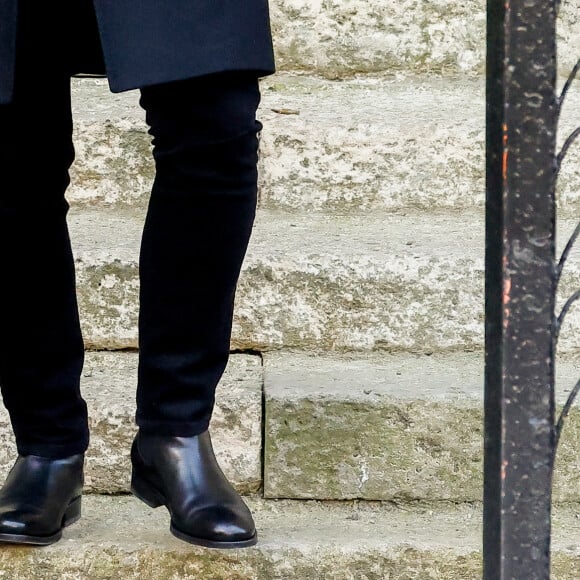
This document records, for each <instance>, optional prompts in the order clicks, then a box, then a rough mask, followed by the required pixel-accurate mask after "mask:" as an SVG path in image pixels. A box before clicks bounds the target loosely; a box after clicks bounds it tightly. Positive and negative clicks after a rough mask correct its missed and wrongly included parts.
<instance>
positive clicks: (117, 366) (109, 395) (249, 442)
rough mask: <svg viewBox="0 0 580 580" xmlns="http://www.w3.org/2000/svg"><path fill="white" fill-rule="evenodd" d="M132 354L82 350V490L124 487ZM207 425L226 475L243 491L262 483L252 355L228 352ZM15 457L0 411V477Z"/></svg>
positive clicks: (258, 378)
mask: <svg viewBox="0 0 580 580" xmlns="http://www.w3.org/2000/svg"><path fill="white" fill-rule="evenodd" d="M136 384H137V355H136V354H129V353H87V357H86V362H85V367H84V371H83V378H82V390H83V394H84V396H85V399H86V401H87V405H88V407H89V417H90V420H89V425H90V429H91V443H90V447H89V450H88V453H87V460H86V490H87V491H88V492H96V493H106V494H115V493H123V492H128V491H129V482H130V476H131V466H130V461H129V451H130V448H131V443H132V441H133V436H134V434H135V426H134V414H135V388H136ZM216 398H217V401H216V407H215V412H214V416H213V418H212V423H211V426H210V429H211V433H212V442H213V443H214V447H215V451H216V455H217V457H218V460H219V462H220V465H221V466H222V468H223V470H224V472H225V474H226V475H227V477H228V478H229V479H230V481H232V482H233V483H234V484H235V485H236V487H237V488H238V489H239V490H240V491H241V492H243V493H256V492H257V491H259V490H260V488H261V485H262V460H261V454H262V366H261V360H260V357H258V356H246V355H232V356H231V357H230V361H229V363H228V367H227V369H226V372H225V374H224V376H223V378H222V381H221V382H220V384H219V386H218V390H217V395H216ZM14 459H15V448H14V443H13V437H12V431H11V428H10V424H9V422H8V415H7V413H6V411H5V409H4V408H2V412H1V414H0V480H1V481H3V480H4V478H5V477H6V474H7V472H8V470H9V469H10V467H12V464H13V462H14Z"/></svg>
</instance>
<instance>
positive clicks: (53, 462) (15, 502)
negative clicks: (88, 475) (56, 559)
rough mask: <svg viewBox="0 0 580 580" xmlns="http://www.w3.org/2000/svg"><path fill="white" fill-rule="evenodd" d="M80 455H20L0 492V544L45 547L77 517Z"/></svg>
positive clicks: (78, 512)
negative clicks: (48, 456) (53, 457)
mask: <svg viewBox="0 0 580 580" xmlns="http://www.w3.org/2000/svg"><path fill="white" fill-rule="evenodd" d="M83 463H84V455H83V454H79V455H72V456H71V457H67V458H65V459H49V458H47V457H38V456H36V455H20V456H19V457H18V459H17V460H16V463H15V464H14V467H13V468H12V470H11V471H10V473H9V474H8V477H7V478H6V482H5V484H4V486H3V487H2V489H1V490H0V542H8V543H12V544H35V545H39V546H46V545H48V544H53V543H54V542H56V541H58V540H60V538H61V536H62V529H63V528H64V527H66V526H69V525H70V524H73V523H74V522H76V521H77V520H78V519H79V518H80V517H81V493H82V488H83Z"/></svg>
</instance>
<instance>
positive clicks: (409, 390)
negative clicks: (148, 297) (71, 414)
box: [0, 352, 580, 503]
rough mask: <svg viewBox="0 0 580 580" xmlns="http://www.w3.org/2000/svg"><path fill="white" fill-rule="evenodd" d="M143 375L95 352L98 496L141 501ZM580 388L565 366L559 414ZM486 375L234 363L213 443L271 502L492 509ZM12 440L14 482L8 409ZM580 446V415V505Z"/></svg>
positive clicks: (428, 360) (418, 361) (409, 360)
mask: <svg viewBox="0 0 580 580" xmlns="http://www.w3.org/2000/svg"><path fill="white" fill-rule="evenodd" d="M136 366H137V355H136V354H135V353H87V360H86V363H85V369H84V373H83V378H82V389H83V394H84V396H85V398H86V400H87V403H88V407H89V415H90V428H91V444H90V447H89V451H88V454H87V463H86V484H87V485H86V490H87V492H92V493H103V494H118V493H126V492H127V491H128V490H129V480H130V462H129V449H130V446H131V442H132V438H133V435H134V433H135V427H134V421H133V416H134V411H135V404H134V399H135V383H136ZM579 376H580V359H579V358H577V357H576V358H570V357H566V358H565V359H564V360H562V361H560V362H559V364H558V377H557V392H558V402H559V404H560V405H561V404H562V403H563V402H564V400H565V399H566V398H567V396H568V393H569V391H570V389H571V387H572V386H573V385H574V384H575V382H576V381H577V380H578V377H579ZM482 377H483V357H482V355H480V354H477V353H472V354H467V353H463V354H445V355H433V356H426V355H422V356H419V355H401V354H399V355H389V354H363V353H357V354H356V355H352V354H351V355H349V356H347V355H341V356H336V355H325V356H321V355H317V356H312V355H306V354H301V353H290V352H284V353H266V354H265V355H264V366H263V367H262V363H261V359H260V357H258V356H248V355H238V354H235V355H232V356H231V359H230V362H229V365H228V368H227V370H226V373H225V375H224V377H223V380H222V381H221V383H220V385H219V387H218V391H217V401H216V409H215V413H214V416H213V419H212V424H211V430H212V439H213V441H214V444H215V448H216V454H217V456H218V460H219V462H220V464H221V465H222V467H223V469H224V472H225V473H226V475H227V476H228V478H229V479H230V480H231V481H232V482H233V483H234V484H235V485H236V487H237V488H238V489H239V490H240V491H241V492H243V493H245V494H256V493H258V492H261V491H262V487H263V492H264V494H265V496H266V497H268V498H291V499H326V500H350V499H363V500H373V501H376V500H386V501H395V502H396V501H419V502H423V503H429V502H441V501H453V502H474V501H479V500H480V499H481V493H482V492H481V490H482V477H481V473H482V441H483V433H482V427H483V419H482V409H483V400H482V399H483V393H482V391H483V378H482ZM263 394H264V395H263ZM0 442H1V445H0V450H1V451H0V481H3V480H4V478H5V477H6V474H7V472H8V470H9V469H10V467H11V465H12V463H13V461H14V457H15V452H14V445H13V438H12V435H11V430H10V426H9V423H8V417H7V413H6V412H5V410H3V409H2V411H1V412H0ZM579 444H580V409H578V407H576V408H575V409H573V411H572V413H571V415H570V416H569V419H568V423H567V425H566V427H565V430H564V434H563V436H562V439H561V443H560V449H559V452H558V461H557V467H556V472H555V486H554V499H555V501H557V502H571V501H574V502H578V501H579V500H580V485H579V484H580V475H579V474H580V458H579V457H578V453H577V450H578V445H579ZM262 454H264V459H262ZM262 478H264V482H263V480H262ZM386 482H388V485H386ZM262 483H264V485H263V486H262Z"/></svg>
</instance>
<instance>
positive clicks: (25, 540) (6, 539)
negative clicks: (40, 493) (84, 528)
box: [0, 497, 81, 546]
mask: <svg viewBox="0 0 580 580" xmlns="http://www.w3.org/2000/svg"><path fill="white" fill-rule="evenodd" d="M80 518H81V497H77V498H75V499H73V500H72V501H71V502H70V503H69V505H68V507H67V508H66V511H65V512H64V516H63V518H62V522H61V528H60V530H58V531H57V532H56V533H54V534H51V535H50V536H31V535H28V534H2V533H0V543H5V544H26V545H30V546H49V545H50V544H54V543H55V542H58V541H59V540H60V539H61V538H62V530H63V529H64V528H67V527H68V526H71V525H72V524H74V523H75V522H78V521H79V519H80Z"/></svg>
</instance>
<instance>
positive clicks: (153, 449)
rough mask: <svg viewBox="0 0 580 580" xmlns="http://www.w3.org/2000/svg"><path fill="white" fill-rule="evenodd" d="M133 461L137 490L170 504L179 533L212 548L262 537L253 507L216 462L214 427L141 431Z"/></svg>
mask: <svg viewBox="0 0 580 580" xmlns="http://www.w3.org/2000/svg"><path fill="white" fill-rule="evenodd" d="M131 461H132V463H133V477H132V480H131V491H132V492H133V494H135V495H136V496H137V497H138V498H139V499H141V500H142V501H144V502H145V503H146V504H147V505H149V506H150V507H154V508H155V507H159V506H160V505H164V506H166V507H167V509H168V510H169V513H170V514H171V527H170V530H171V532H172V533H173V535H174V536H176V537H178V538H179V539H181V540H184V541H186V542H190V543H191V544H198V545H200V546H206V547H209V548H245V547H247V546H253V545H254V544H256V542H257V541H258V536H257V533H256V528H255V525H254V520H253V518H252V514H251V513H250V510H249V509H248V507H247V506H246V504H245V503H244V502H243V500H242V498H241V497H240V495H239V494H238V492H237V491H236V490H235V489H234V488H233V486H232V485H231V484H230V483H229V481H228V480H227V479H226V477H225V475H224V474H223V472H222V470H221V469H220V467H219V465H218V463H217V461H216V458H215V455H214V452H213V448H212V444H211V439H210V435H209V431H205V432H204V433H202V434H201V435H196V436H194V437H171V436H161V435H143V434H141V433H139V434H138V435H137V437H136V438H135V441H134V442H133V448H132V450H131Z"/></svg>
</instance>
